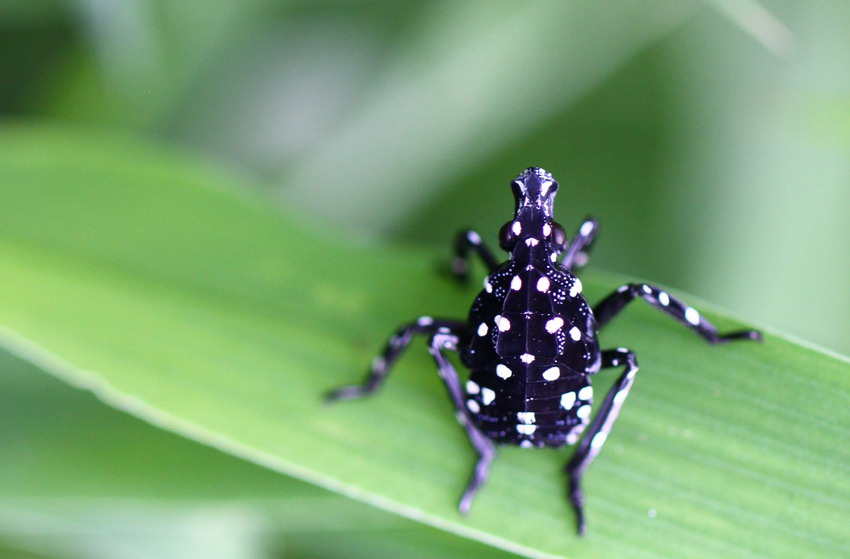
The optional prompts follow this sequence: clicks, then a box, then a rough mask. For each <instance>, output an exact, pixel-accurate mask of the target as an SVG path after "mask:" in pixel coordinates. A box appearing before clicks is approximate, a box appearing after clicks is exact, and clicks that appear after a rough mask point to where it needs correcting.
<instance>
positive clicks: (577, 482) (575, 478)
mask: <svg viewBox="0 0 850 559" xmlns="http://www.w3.org/2000/svg"><path fill="white" fill-rule="evenodd" d="M611 367H623V372H622V374H621V375H620V377H619V378H618V379H617V381H616V382H615V383H614V385H613V386H612V387H611V389H610V390H609V391H608V393H607V394H606V395H605V400H604V401H603V402H602V405H601V406H600V407H599V411H598V412H597V414H596V417H595V418H594V419H593V422H592V423H591V424H590V427H589V428H588V430H587V432H586V434H585V436H584V437H583V438H582V440H581V442H580V443H579V446H578V448H577V449H576V451H575V453H574V454H573V456H572V458H571V459H570V461H569V462H568V463H567V466H566V468H565V470H566V472H567V476H568V477H569V495H568V496H569V500H570V503H571V504H572V505H573V509H575V512H576V524H577V527H578V533H579V534H584V532H585V528H586V525H585V520H584V493H583V492H582V489H581V478H582V476H583V475H584V472H585V470H587V467H588V466H589V465H590V463H591V462H593V459H594V458H596V456H597V455H598V454H599V451H600V450H602V446H603V445H604V444H605V439H607V438H608V433H610V432H611V427H612V426H613V425H614V422H615V421H616V420H617V416H618V415H619V413H620V408H621V407H622V406H623V402H625V401H626V397H628V395H629V390H631V388H632V383H633V382H634V377H635V374H636V373H637V371H638V364H637V359H636V358H635V354H634V353H632V352H631V351H629V350H628V349H625V348H618V349H615V350H608V351H603V352H602V368H611Z"/></svg>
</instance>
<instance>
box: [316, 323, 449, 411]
mask: <svg viewBox="0 0 850 559" xmlns="http://www.w3.org/2000/svg"><path fill="white" fill-rule="evenodd" d="M463 328H465V325H464V324H463V323H461V322H457V321H454V320H435V319H433V318H431V317H430V316H422V317H419V319H418V320H416V322H411V323H410V324H405V325H404V326H402V327H401V328H399V329H398V331H397V332H396V333H395V334H394V335H393V336H391V337H390V339H389V340H388V341H387V345H386V346H384V350H383V351H382V352H381V354H380V355H379V356H378V357H376V358H375V360H374V361H372V366H371V368H370V369H369V373H368V374H367V375H366V380H364V381H363V383H362V384H353V385H349V386H343V387H342V388H338V389H336V390H334V391H332V392H330V393H329V394H328V395H327V397H326V399H325V400H326V402H328V403H333V402H336V401H337V400H351V399H354V398H362V397H363V396H368V395H369V394H372V393H373V392H375V391H376V390H378V389H379V388H380V387H381V385H382V384H383V382H384V380H385V379H386V377H387V375H388V374H389V372H390V368H391V367H392V366H393V364H394V363H395V362H396V360H397V359H398V358H399V357H400V356H401V354H402V353H403V352H404V350H405V349H407V346H409V345H410V342H411V341H412V340H413V336H414V335H416V334H426V335H429V336H433V335H435V334H437V333H439V332H441V331H445V332H460V331H462V330H463Z"/></svg>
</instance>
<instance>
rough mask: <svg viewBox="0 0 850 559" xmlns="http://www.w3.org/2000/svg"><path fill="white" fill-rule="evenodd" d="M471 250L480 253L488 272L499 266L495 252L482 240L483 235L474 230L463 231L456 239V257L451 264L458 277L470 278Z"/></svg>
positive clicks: (462, 278) (461, 278) (464, 279)
mask: <svg viewBox="0 0 850 559" xmlns="http://www.w3.org/2000/svg"><path fill="white" fill-rule="evenodd" d="M470 251H475V252H477V253H478V256H480V257H481V260H482V261H484V265H485V266H487V271H488V272H492V271H493V270H495V269H496V268H497V267H498V266H499V263H498V262H497V261H496V258H495V257H494V256H493V253H492V252H491V251H490V249H489V248H487V245H485V244H484V242H483V241H482V240H481V235H479V234H478V233H476V232H475V231H472V230H469V231H461V232H460V233H458V235H457V238H456V239H455V257H454V259H453V260H452V266H451V271H452V274H454V275H455V276H456V277H457V278H458V279H460V280H462V281H466V280H467V279H469V258H470V254H469V253H470Z"/></svg>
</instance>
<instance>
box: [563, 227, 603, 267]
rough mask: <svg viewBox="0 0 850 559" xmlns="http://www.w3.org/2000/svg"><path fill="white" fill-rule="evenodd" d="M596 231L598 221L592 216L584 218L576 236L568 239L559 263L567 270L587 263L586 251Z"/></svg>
mask: <svg viewBox="0 0 850 559" xmlns="http://www.w3.org/2000/svg"><path fill="white" fill-rule="evenodd" d="M598 232H599V222H597V221H596V220H595V219H593V218H592V217H588V218H587V219H585V220H584V222H582V224H581V226H580V227H579V228H578V233H576V236H575V237H574V238H573V240H572V241H570V244H569V245H568V246H567V248H566V250H565V251H564V254H563V256H562V257H561V265H562V266H563V267H564V268H566V269H567V270H572V269H573V268H581V267H582V266H584V265H585V264H587V260H588V255H587V251H588V250H589V249H590V245H591V244H593V240H594V239H595V238H596V233H598Z"/></svg>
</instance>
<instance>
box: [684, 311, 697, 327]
mask: <svg viewBox="0 0 850 559" xmlns="http://www.w3.org/2000/svg"><path fill="white" fill-rule="evenodd" d="M685 320H687V321H688V322H690V323H691V324H693V325H694V326H696V325H697V324H699V312H697V310H696V309H695V308H693V307H688V308H687V309H685Z"/></svg>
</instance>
